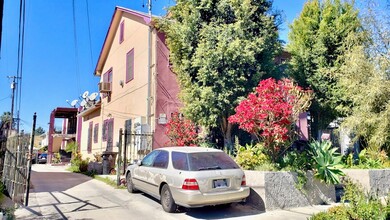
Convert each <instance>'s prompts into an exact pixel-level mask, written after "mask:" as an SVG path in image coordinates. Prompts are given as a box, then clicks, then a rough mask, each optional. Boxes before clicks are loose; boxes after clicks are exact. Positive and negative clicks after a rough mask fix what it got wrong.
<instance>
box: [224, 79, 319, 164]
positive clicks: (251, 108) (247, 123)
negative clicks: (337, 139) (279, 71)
mask: <svg viewBox="0 0 390 220" xmlns="http://www.w3.org/2000/svg"><path fill="white" fill-rule="evenodd" d="M311 98H312V93H311V92H310V91H305V90H303V89H302V88H300V87H299V86H296V85H294V83H293V82H292V81H290V80H288V79H283V80H279V81H276V80H275V79H272V78H269V79H265V80H262V81H260V83H259V85H258V86H257V87H256V88H255V92H253V93H250V94H249V95H248V97H247V98H246V99H244V100H242V101H241V102H240V104H239V105H238V106H237V107H236V108H235V112H236V113H235V114H234V115H232V116H230V117H229V122H230V123H237V124H238V125H239V128H240V129H243V130H245V131H247V132H249V133H251V134H253V135H255V136H256V137H257V138H258V139H261V140H262V141H263V142H264V146H265V149H266V150H267V152H266V153H267V155H268V156H270V157H271V159H272V161H276V160H277V157H278V156H279V153H280V152H281V150H282V146H283V145H284V144H285V143H286V141H287V140H288V138H289V131H290V130H291V125H292V124H293V123H294V122H295V121H296V120H297V117H298V115H299V113H300V112H304V111H306V110H307V109H308V107H309V106H310V100H311Z"/></svg>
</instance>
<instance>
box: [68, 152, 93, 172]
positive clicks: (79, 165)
mask: <svg viewBox="0 0 390 220" xmlns="http://www.w3.org/2000/svg"><path fill="white" fill-rule="evenodd" d="M88 163H89V158H87V159H85V160H83V159H82V157H81V154H80V153H76V154H74V156H73V158H72V159H71V160H70V164H71V166H70V171H72V172H75V173H84V172H87V171H88Z"/></svg>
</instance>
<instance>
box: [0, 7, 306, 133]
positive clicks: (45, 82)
mask: <svg viewBox="0 0 390 220" xmlns="http://www.w3.org/2000/svg"><path fill="white" fill-rule="evenodd" d="M72 2H73V1H72V0H33V1H29V0H27V1H26V18H25V19H26V23H25V42H24V59H23V79H22V81H21V88H22V96H21V105H20V118H21V123H20V125H21V129H24V130H25V131H26V132H30V131H31V129H32V118H33V114H34V112H36V113H37V127H38V126H40V127H43V128H44V129H45V130H47V128H48V122H49V119H50V113H51V111H52V110H53V109H55V108H56V107H70V106H69V105H68V104H67V103H66V100H69V101H72V100H74V99H78V98H79V97H80V95H81V94H82V93H83V92H84V91H89V92H90V93H91V92H97V83H98V81H99V78H98V77H95V76H94V75H93V70H94V68H95V65H96V62H97V59H98V57H99V53H100V49H101V47H102V44H103V41H104V39H105V36H106V33H107V30H108V26H109V24H110V21H111V17H112V14H113V12H114V8H115V6H122V7H126V8H130V9H133V10H138V11H143V12H147V8H146V6H145V7H142V5H143V4H146V3H147V0H93V1H91V0H75V1H74V2H75V21H76V22H75V23H76V39H77V48H76V47H75V34H74V33H75V32H74V21H73V4H72ZM304 2H305V0H274V7H275V8H277V9H279V10H282V11H283V14H284V23H283V25H282V27H281V28H282V29H281V31H280V38H281V39H283V40H287V33H288V26H287V24H289V23H291V22H292V20H293V19H294V18H295V17H296V16H298V15H299V13H300V11H301V10H302V7H303V4H304ZM152 4H153V10H152V11H153V14H154V15H164V14H165V10H164V8H166V7H167V6H169V5H172V4H174V1H173V0H152ZM87 6H88V7H87ZM87 8H88V12H89V13H87ZM88 14H89V16H87V15H88ZM88 18H89V19H88ZM18 20H19V1H15V0H5V4H4V15H3V39H2V41H3V42H2V47H1V57H0V114H3V112H5V111H11V110H10V109H11V107H10V106H11V98H10V97H11V89H10V83H11V80H10V79H8V78H7V76H15V75H17V46H18V41H17V39H18ZM88 20H89V28H88ZM89 33H90V34H89ZM75 51H77V55H76V52H75ZM76 56H77V59H76ZM56 125H57V124H56Z"/></svg>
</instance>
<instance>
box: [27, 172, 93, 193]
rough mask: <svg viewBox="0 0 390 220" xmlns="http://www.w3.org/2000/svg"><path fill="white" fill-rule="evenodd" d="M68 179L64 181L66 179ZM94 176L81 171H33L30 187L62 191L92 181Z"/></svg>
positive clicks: (33, 189) (46, 190)
mask: <svg viewBox="0 0 390 220" xmlns="http://www.w3.org/2000/svg"><path fill="white" fill-rule="evenodd" d="M65 179H66V180H67V181H64V180H65ZM91 179H92V178H91V177H89V176H86V175H84V174H80V173H68V172H37V171H31V183H30V189H32V191H33V192H36V193H39V192H55V191H58V192H62V191H66V190H68V189H70V188H72V187H75V186H77V185H80V184H82V183H85V182H87V181H90V180H91Z"/></svg>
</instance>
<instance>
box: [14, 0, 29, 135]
mask: <svg viewBox="0 0 390 220" xmlns="http://www.w3.org/2000/svg"><path fill="white" fill-rule="evenodd" d="M25 6H26V4H25V1H24V0H20V8H19V13H20V14H19V39H18V64H17V71H16V72H17V77H16V82H17V83H16V85H18V87H17V89H16V98H15V100H16V102H15V103H16V108H15V110H16V112H17V128H16V129H17V132H18V133H19V126H20V122H19V121H20V120H19V118H20V117H19V116H20V106H21V103H22V77H23V59H24V29H25V25H24V24H25V21H26V7H25ZM12 117H13V116H12Z"/></svg>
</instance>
